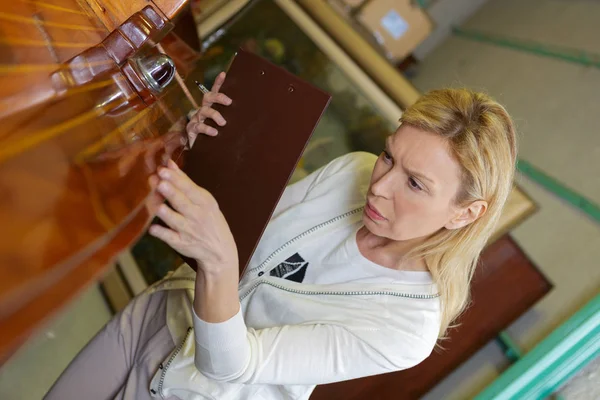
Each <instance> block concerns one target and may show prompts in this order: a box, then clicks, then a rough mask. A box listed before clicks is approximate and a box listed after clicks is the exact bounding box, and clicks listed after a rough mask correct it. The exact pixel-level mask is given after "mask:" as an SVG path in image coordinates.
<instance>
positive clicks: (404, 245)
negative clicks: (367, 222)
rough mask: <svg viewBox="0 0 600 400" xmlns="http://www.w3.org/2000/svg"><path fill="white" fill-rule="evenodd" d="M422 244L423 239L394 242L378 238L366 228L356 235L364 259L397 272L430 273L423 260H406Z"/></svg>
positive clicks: (363, 227) (362, 228)
mask: <svg viewBox="0 0 600 400" xmlns="http://www.w3.org/2000/svg"><path fill="white" fill-rule="evenodd" d="M422 242H423V239H422V238H417V239H411V240H392V239H388V238H385V237H381V236H377V235H375V234H373V233H371V232H370V231H369V230H368V229H367V228H366V227H365V226H362V227H361V228H360V229H359V230H358V232H357V233H356V244H357V245H358V249H359V251H360V253H361V254H362V255H363V257H365V258H367V259H368V260H369V261H372V262H374V263H376V264H379V265H381V266H384V267H386V268H391V269H397V270H406V271H429V269H428V268H427V265H426V264H425V261H423V260H422V259H416V260H407V259H406V255H407V254H408V253H409V252H410V251H411V250H412V249H414V248H415V247H416V246H417V245H419V244H421V243H422Z"/></svg>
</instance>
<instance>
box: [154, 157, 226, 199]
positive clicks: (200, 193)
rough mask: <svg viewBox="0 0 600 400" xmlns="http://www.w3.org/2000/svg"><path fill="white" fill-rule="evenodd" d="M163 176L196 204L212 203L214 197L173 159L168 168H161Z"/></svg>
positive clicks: (160, 173)
mask: <svg viewBox="0 0 600 400" xmlns="http://www.w3.org/2000/svg"><path fill="white" fill-rule="evenodd" d="M159 175H160V176H161V178H163V179H165V180H168V181H169V182H170V183H172V184H173V186H174V187H175V188H176V189H177V190H179V191H181V193H182V194H183V195H184V196H185V197H186V198H187V199H188V201H190V202H191V203H192V204H195V205H201V206H205V205H210V204H211V200H213V199H214V198H213V197H212V195H211V194H210V193H209V192H208V191H207V190H206V189H204V188H201V187H200V186H198V185H196V184H195V183H194V181H192V180H191V179H190V177H189V176H187V174H186V173H185V172H183V171H182V170H181V169H179V167H178V166H177V164H176V163H175V162H174V161H173V160H169V161H168V168H163V169H161V170H160V172H159Z"/></svg>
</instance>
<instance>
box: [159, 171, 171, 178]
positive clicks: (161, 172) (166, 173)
mask: <svg viewBox="0 0 600 400" xmlns="http://www.w3.org/2000/svg"><path fill="white" fill-rule="evenodd" d="M158 175H160V177H161V178H165V179H167V178H168V177H169V170H168V169H166V168H161V169H160V170H159V171H158Z"/></svg>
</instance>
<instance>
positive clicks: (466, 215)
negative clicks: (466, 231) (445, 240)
mask: <svg viewBox="0 0 600 400" xmlns="http://www.w3.org/2000/svg"><path fill="white" fill-rule="evenodd" d="M487 207H488V203H487V201H485V200H477V201H474V202H472V203H471V204H469V205H468V206H467V207H464V208H461V209H460V210H459V211H458V215H456V216H455V217H454V218H452V219H451V220H450V221H449V222H448V223H447V224H446V225H445V228H446V229H458V228H462V227H463V226H467V225H469V224H470V223H472V222H474V221H476V220H477V219H478V218H481V217H482V216H483V214H485V212H486V210H487Z"/></svg>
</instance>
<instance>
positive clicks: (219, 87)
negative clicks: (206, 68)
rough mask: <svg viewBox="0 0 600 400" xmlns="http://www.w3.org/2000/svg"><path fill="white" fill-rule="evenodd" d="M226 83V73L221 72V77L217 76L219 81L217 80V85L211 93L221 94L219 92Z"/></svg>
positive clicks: (214, 85)
mask: <svg viewBox="0 0 600 400" xmlns="http://www.w3.org/2000/svg"><path fill="white" fill-rule="evenodd" d="M224 82H225V72H221V73H220V74H219V75H217V79H215V83H214V84H213V86H212V88H211V89H210V91H211V92H212V93H219V91H220V90H221V86H223V83H224Z"/></svg>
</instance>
